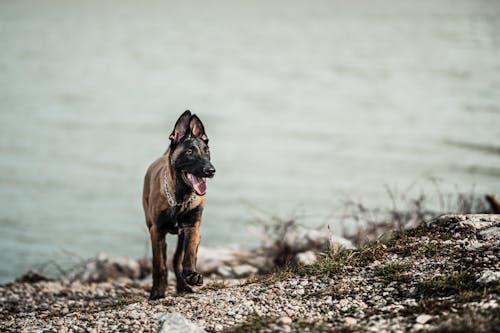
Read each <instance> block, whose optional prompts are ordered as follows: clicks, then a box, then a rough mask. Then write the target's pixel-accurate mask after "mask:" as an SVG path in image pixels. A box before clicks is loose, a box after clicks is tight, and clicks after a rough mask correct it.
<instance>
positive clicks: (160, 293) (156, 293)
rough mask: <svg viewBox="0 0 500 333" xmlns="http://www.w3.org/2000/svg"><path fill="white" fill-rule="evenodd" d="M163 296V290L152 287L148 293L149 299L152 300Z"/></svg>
mask: <svg viewBox="0 0 500 333" xmlns="http://www.w3.org/2000/svg"><path fill="white" fill-rule="evenodd" d="M164 297H165V290H157V289H153V290H151V294H149V300H150V301H154V300H157V299H160V298H164Z"/></svg>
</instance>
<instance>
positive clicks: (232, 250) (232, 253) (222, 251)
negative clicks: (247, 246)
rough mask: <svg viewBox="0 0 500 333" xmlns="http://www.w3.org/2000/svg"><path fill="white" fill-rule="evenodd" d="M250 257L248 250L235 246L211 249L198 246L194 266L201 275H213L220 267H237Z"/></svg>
mask: <svg viewBox="0 0 500 333" xmlns="http://www.w3.org/2000/svg"><path fill="white" fill-rule="evenodd" d="M251 256H252V255H251V253H250V251H249V250H243V249H240V248H238V247H235V246H228V247H213V248H207V247H202V246H200V248H199V250H198V262H197V265H196V266H197V269H198V271H199V272H201V273H206V274H208V273H214V272H216V271H217V270H218V268H219V267H221V266H234V265H238V264H240V263H242V261H243V259H244V258H248V257H251Z"/></svg>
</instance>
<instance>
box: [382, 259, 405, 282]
mask: <svg viewBox="0 0 500 333" xmlns="http://www.w3.org/2000/svg"><path fill="white" fill-rule="evenodd" d="M412 267H413V265H412V264H411V263H409V262H404V261H403V262H389V263H388V264H386V265H385V266H383V267H381V268H379V269H378V270H377V271H376V273H375V274H376V275H378V276H379V277H381V278H382V280H384V282H386V283H390V282H408V281H410V280H411V277H412V276H411V273H409V272H408V270H410V269H411V268H412Z"/></svg>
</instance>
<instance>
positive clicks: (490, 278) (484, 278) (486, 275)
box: [476, 270, 500, 284]
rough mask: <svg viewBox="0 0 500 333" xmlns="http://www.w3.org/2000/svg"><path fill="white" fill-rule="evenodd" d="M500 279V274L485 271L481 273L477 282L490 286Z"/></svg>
mask: <svg viewBox="0 0 500 333" xmlns="http://www.w3.org/2000/svg"><path fill="white" fill-rule="evenodd" d="M499 279H500V272H498V271H490V270H484V271H482V272H481V274H479V277H478V278H477V280H476V282H477V283H480V284H489V283H493V282H496V281H498V280H499Z"/></svg>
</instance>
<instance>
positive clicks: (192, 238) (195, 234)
mask: <svg viewBox="0 0 500 333" xmlns="http://www.w3.org/2000/svg"><path fill="white" fill-rule="evenodd" d="M182 232H183V234H184V258H183V260H182V277H183V278H184V281H186V282H187V283H188V284H190V285H192V286H201V285H202V284H203V276H202V275H201V274H199V273H197V272H196V259H197V255H198V246H199V245H200V240H201V235H200V223H196V224H195V225H194V226H193V227H188V228H183V230H182Z"/></svg>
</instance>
